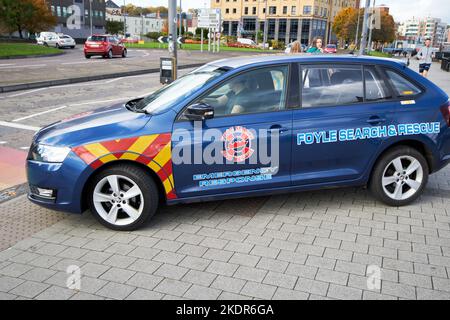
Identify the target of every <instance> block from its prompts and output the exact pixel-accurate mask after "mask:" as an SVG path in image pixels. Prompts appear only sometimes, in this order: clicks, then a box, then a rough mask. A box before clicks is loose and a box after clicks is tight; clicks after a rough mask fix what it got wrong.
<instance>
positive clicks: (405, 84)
mask: <svg viewBox="0 0 450 320" xmlns="http://www.w3.org/2000/svg"><path fill="white" fill-rule="evenodd" d="M386 74H387V76H388V77H389V79H390V80H391V84H392V86H393V87H394V90H395V93H396V94H397V96H399V97H407V96H414V95H417V94H419V93H421V90H420V89H419V88H418V87H417V86H416V85H415V84H413V83H412V82H411V81H409V80H407V79H406V78H405V77H404V76H402V75H400V74H399V73H397V72H395V71H393V70H390V69H386Z"/></svg>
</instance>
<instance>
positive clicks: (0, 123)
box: [0, 121, 41, 131]
mask: <svg viewBox="0 0 450 320" xmlns="http://www.w3.org/2000/svg"><path fill="white" fill-rule="evenodd" d="M0 126H3V127H9V128H15V129H22V130H29V131H39V130H40V129H41V128H39V127H32V126H27V125H24V124H19V123H12V122H6V121H0Z"/></svg>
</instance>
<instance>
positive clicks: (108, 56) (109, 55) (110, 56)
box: [106, 50, 113, 59]
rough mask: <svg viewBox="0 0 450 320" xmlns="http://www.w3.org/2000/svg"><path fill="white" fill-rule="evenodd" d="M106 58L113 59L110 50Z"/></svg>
mask: <svg viewBox="0 0 450 320" xmlns="http://www.w3.org/2000/svg"><path fill="white" fill-rule="evenodd" d="M106 57H107V58H108V59H112V58H113V52H112V50H109V51H108V53H107V55H106Z"/></svg>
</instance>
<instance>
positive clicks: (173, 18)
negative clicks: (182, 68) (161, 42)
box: [168, 0, 178, 80]
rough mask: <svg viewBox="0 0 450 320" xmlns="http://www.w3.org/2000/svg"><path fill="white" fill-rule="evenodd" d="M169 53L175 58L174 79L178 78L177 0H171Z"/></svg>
mask: <svg viewBox="0 0 450 320" xmlns="http://www.w3.org/2000/svg"><path fill="white" fill-rule="evenodd" d="M168 22H169V53H170V56H171V57H172V59H173V70H174V79H173V80H175V79H176V78H177V68H178V66H177V0H169V19H168Z"/></svg>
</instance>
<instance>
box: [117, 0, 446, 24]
mask: <svg viewBox="0 0 450 320" xmlns="http://www.w3.org/2000/svg"><path fill="white" fill-rule="evenodd" d="M113 1H115V2H116V3H117V4H119V5H122V4H123V0H113ZM125 1H126V3H133V4H134V5H139V6H145V7H147V6H160V5H164V6H167V3H168V0H125ZM177 1H178V2H179V1H180V0H177ZM372 1H374V0H372ZM375 1H376V4H377V5H378V4H385V5H387V6H389V7H390V8H391V14H392V15H393V16H394V19H395V21H398V22H401V21H404V20H407V19H410V18H412V17H423V16H427V15H430V16H432V17H435V18H441V19H442V20H443V21H444V22H447V23H449V24H450V0H375ZM210 2H211V1H210V0H182V6H183V9H185V8H205V7H209V4H210ZM361 3H365V0H361Z"/></svg>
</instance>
